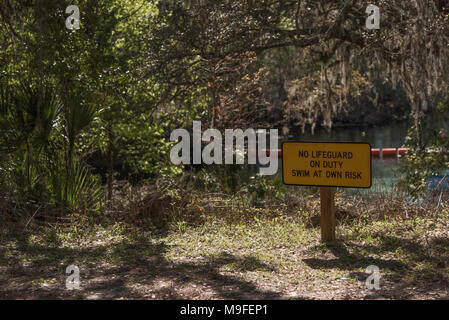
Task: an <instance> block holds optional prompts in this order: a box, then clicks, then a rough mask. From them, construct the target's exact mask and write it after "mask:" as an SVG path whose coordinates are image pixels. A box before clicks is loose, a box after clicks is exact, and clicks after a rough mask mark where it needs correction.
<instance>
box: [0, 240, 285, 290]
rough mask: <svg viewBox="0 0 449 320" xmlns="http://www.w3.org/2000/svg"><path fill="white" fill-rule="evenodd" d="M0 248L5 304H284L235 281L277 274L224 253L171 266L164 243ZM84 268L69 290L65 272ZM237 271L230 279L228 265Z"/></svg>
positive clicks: (249, 259)
mask: <svg viewBox="0 0 449 320" xmlns="http://www.w3.org/2000/svg"><path fill="white" fill-rule="evenodd" d="M11 244H14V245H12V246H13V248H12V249H9V250H14V252H17V254H15V255H11V254H8V255H7V254H6V252H7V250H8V249H7V246H6V244H5V245H2V246H1V249H0V271H1V273H0V299H16V298H19V299H60V298H64V299H120V298H126V299H195V298H196V297H198V298H208V297H209V298H211V299H278V298H280V297H281V295H280V294H279V293H277V292H275V291H272V290H266V289H261V288H258V287H256V286H255V284H254V283H252V282H250V281H245V280H243V279H242V278H241V277H237V276H234V275H233V274H234V273H239V272H246V271H256V270H265V271H274V269H273V268H272V267H271V266H269V265H266V264H265V263H263V262H262V261H260V260H259V259H257V258H256V257H254V256H251V255H247V256H239V257H237V256H234V255H232V254H229V253H226V252H222V253H220V254H218V255H210V256H206V257H200V258H198V259H197V261H196V260H195V261H191V260H189V261H179V262H173V261H168V260H167V259H166V258H165V256H164V254H165V253H166V252H167V250H168V248H169V247H168V246H167V245H166V244H164V243H163V242H162V241H160V239H157V238H155V239H143V238H142V239H139V240H136V241H133V242H129V241H123V242H120V243H117V244H113V245H102V246H95V247H86V248H79V249H67V248H58V247H51V246H47V245H46V244H42V245H36V244H31V243H29V242H28V240H27V238H26V237H23V236H19V237H15V238H14V241H12V242H11V243H9V247H11ZM70 264H75V265H77V266H78V267H79V268H80V283H81V290H73V291H70V290H67V289H66V287H65V281H66V278H67V275H66V274H65V268H66V267H67V266H68V265H70ZM229 265H231V266H232V267H233V271H234V272H232V273H230V274H227V273H224V272H223V271H222V270H221V268H222V267H223V266H229Z"/></svg>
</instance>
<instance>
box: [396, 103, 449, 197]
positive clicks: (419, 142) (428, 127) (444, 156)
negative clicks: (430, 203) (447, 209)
mask: <svg viewBox="0 0 449 320" xmlns="http://www.w3.org/2000/svg"><path fill="white" fill-rule="evenodd" d="M448 110H449V103H441V104H440V105H439V107H438V109H437V111H436V112H435V114H434V115H433V117H432V118H433V119H439V120H446V121H447V120H448V119H449V117H448ZM426 120H427V119H426V118H425V117H424V116H421V117H420V119H419V122H418V127H419V128H416V126H415V125H412V126H411V128H410V131H409V135H408V136H407V139H406V146H407V147H408V148H410V151H409V152H408V153H407V154H406V156H405V158H404V159H403V160H401V171H402V172H403V174H404V177H405V178H404V184H405V188H406V189H407V190H408V191H409V192H410V193H411V194H412V195H414V196H418V195H422V194H423V193H424V191H425V190H426V178H427V177H429V176H434V175H442V174H445V172H446V171H447V169H448V168H449V134H448V133H447V132H445V131H444V129H440V128H437V127H435V125H434V124H433V123H429V122H428V121H426ZM417 134H418V135H419V136H418V135H417ZM418 137H419V139H418Z"/></svg>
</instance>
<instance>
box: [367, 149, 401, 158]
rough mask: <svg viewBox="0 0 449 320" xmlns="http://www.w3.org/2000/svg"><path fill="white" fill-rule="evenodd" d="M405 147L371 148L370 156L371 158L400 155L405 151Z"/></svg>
mask: <svg viewBox="0 0 449 320" xmlns="http://www.w3.org/2000/svg"><path fill="white" fill-rule="evenodd" d="M407 150H408V149H407V148H383V149H377V148H374V149H371V156H372V157H373V158H380V157H382V158H389V157H397V156H402V155H404V154H405V153H406V152H407Z"/></svg>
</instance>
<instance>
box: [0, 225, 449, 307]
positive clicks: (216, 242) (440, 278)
mask: <svg viewBox="0 0 449 320" xmlns="http://www.w3.org/2000/svg"><path fill="white" fill-rule="evenodd" d="M448 230H449V223H448V219H447V218H446V217H444V219H443V218H441V219H434V220H431V221H429V220H427V219H414V220H412V221H409V222H407V223H405V222H403V221H401V222H398V221H390V222H380V223H372V224H369V225H350V226H340V227H339V231H338V238H339V239H340V240H338V241H337V242H334V243H331V244H321V243H320V241H319V229H318V228H316V227H305V226H302V225H301V224H299V223H298V222H297V221H292V220H288V219H285V220H276V221H263V222H261V221H258V222H257V223H254V224H251V225H248V224H236V225H225V224H219V223H211V224H210V225H205V226H202V227H189V226H185V225H183V224H180V225H178V226H177V227H176V228H174V229H173V230H172V231H170V232H164V233H159V232H156V231H155V232H153V231H151V232H146V231H145V232H144V231H139V230H129V228H127V227H124V226H121V225H114V226H112V227H107V228H100V227H92V228H90V229H88V230H82V231H80V230H75V231H74V230H69V231H67V230H51V231H48V230H47V231H45V232H38V233H36V232H30V233H20V234H17V233H11V232H9V231H3V232H2V233H1V238H0V241H1V245H0V299H449V231H448ZM71 264H73V265H76V266H78V267H79V269H80V290H68V289H67V288H66V279H67V276H68V275H66V274H65V269H66V267H67V266H68V265H71ZM370 265H375V266H378V267H379V270H380V275H381V278H380V290H368V289H367V288H366V279H367V277H368V274H367V273H366V272H365V269H366V267H368V266H370Z"/></svg>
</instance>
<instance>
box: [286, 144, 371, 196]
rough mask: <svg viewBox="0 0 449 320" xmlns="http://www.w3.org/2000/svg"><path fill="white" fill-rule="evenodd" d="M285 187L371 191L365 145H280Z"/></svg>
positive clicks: (369, 152)
mask: <svg viewBox="0 0 449 320" xmlns="http://www.w3.org/2000/svg"><path fill="white" fill-rule="evenodd" d="M282 177H283V180H284V183H285V184H289V185H301V186H321V187H348V188H370V187H371V146H370V145H369V144H368V143H338V142H337V143H335V142H284V143H283V144H282Z"/></svg>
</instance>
